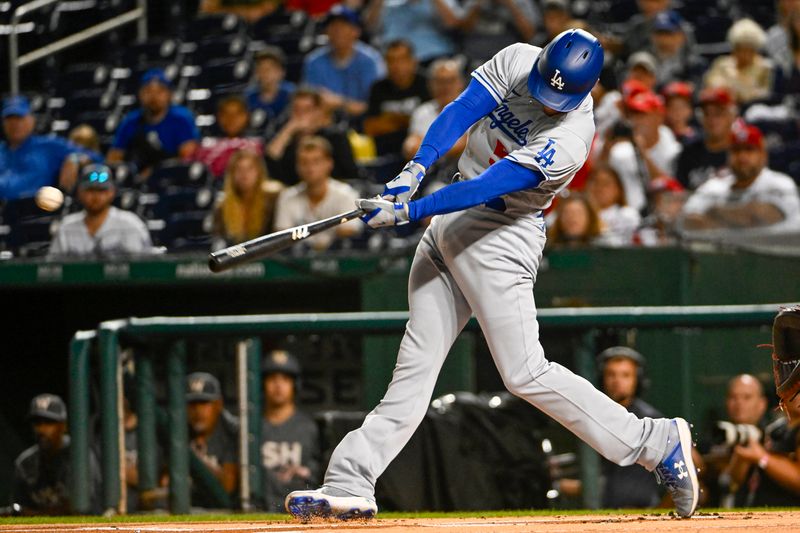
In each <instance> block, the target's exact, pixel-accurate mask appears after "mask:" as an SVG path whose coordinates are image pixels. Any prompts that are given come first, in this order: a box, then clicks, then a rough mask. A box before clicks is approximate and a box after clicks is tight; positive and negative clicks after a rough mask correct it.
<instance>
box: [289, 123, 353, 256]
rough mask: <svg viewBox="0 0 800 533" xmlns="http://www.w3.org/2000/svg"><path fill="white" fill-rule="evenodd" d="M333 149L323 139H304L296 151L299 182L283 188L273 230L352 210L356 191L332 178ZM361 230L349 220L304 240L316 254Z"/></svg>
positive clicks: (312, 137)
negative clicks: (338, 239)
mask: <svg viewBox="0 0 800 533" xmlns="http://www.w3.org/2000/svg"><path fill="white" fill-rule="evenodd" d="M332 170H333V148H332V147H331V144H330V143H329V142H328V141H327V140H326V139H324V138H322V137H318V136H311V137H306V138H305V139H303V140H302V141H301V142H300V146H299V147H298V148H297V174H298V175H299V176H300V183H298V184H297V185H294V186H292V187H289V188H288V189H284V190H283V191H282V192H281V194H280V196H278V202H277V207H276V208H275V230H276V231H280V230H284V229H288V228H292V227H294V226H299V225H301V224H308V223H311V222H316V221H317V220H322V219H323V218H329V217H332V216H334V215H337V214H339V213H343V212H345V211H351V210H352V209H353V205H354V203H355V201H356V200H357V199H358V197H359V194H358V192H357V191H356V190H355V189H353V188H352V187H351V186H350V185H348V184H346V183H343V182H341V181H337V180H335V179H333V178H331V177H330V176H331V171H332ZM362 229H363V224H362V223H361V221H359V220H352V221H350V222H348V223H346V224H342V225H340V226H337V227H336V228H334V229H330V230H328V231H323V232H322V233H318V234H316V235H313V236H311V237H309V238H308V239H306V242H307V243H309V245H310V246H311V247H312V248H313V249H314V250H317V251H321V250H325V249H327V248H329V247H330V246H331V245H332V244H333V241H334V240H336V239H337V238H347V237H352V236H354V235H357V234H358V233H360V232H361V230H362Z"/></svg>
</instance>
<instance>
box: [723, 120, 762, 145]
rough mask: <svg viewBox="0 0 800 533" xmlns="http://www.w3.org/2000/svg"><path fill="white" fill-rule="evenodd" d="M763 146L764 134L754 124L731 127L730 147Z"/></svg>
mask: <svg viewBox="0 0 800 533" xmlns="http://www.w3.org/2000/svg"><path fill="white" fill-rule="evenodd" d="M746 147H754V148H764V134H763V133H761V130H760V129H758V128H757V127H756V126H752V125H750V124H740V125H738V126H734V128H733V129H731V149H734V148H746Z"/></svg>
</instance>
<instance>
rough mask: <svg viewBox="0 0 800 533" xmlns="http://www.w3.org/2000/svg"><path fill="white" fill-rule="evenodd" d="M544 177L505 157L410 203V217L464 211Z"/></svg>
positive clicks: (522, 188) (538, 182)
mask: <svg viewBox="0 0 800 533" xmlns="http://www.w3.org/2000/svg"><path fill="white" fill-rule="evenodd" d="M544 180H545V177H544V175H543V174H542V173H541V172H537V171H535V170H532V169H530V168H527V167H524V166H522V165H520V164H519V163H514V162H513V161H509V160H508V159H502V160H500V161H498V162H497V163H495V164H494V165H492V166H490V167H489V168H488V169H486V170H485V171H483V173H481V175H480V176H478V177H476V178H475V179H471V180H465V181H459V182H456V183H452V184H450V185H447V186H445V187H442V188H441V189H439V190H438V191H436V192H434V193H433V194H429V195H428V196H424V197H422V198H420V199H419V200H414V201H412V202H409V204H408V216H409V220H411V221H417V220H422V219H423V218H425V217H429V216H431V215H443V214H445V213H452V212H454V211H461V210H462V209H467V208H469V207H474V206H476V205H481V204H485V203H486V202H488V201H490V200H492V199H494V198H497V197H499V196H502V195H504V194H510V193H512V192H517V191H521V190H524V189H533V188H535V187H537V186H538V185H539V184H540V183H541V182H543V181H544Z"/></svg>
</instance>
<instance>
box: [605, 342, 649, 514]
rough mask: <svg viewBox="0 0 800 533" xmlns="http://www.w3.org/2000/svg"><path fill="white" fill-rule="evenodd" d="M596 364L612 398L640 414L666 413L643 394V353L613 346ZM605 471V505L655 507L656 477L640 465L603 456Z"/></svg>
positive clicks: (639, 415)
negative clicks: (625, 464)
mask: <svg viewBox="0 0 800 533" xmlns="http://www.w3.org/2000/svg"><path fill="white" fill-rule="evenodd" d="M597 366H598V371H599V374H600V385H601V388H602V390H603V392H605V393H606V395H608V396H609V397H610V398H611V399H612V400H614V401H615V402H617V403H618V404H620V405H622V406H623V407H625V408H626V409H627V410H628V411H630V412H631V413H633V414H635V415H636V416H637V417H639V418H643V417H649V418H661V417H662V416H663V415H662V414H661V413H660V412H659V411H658V410H657V409H656V408H655V407H653V406H652V405H650V404H649V403H647V402H645V401H644V400H642V398H641V397H640V395H641V393H642V391H643V390H644V389H645V388H646V386H647V383H646V377H645V373H644V371H645V359H644V356H642V354H640V353H639V352H637V351H636V350H634V349H632V348H628V347H627V346H612V347H611V348H607V349H606V350H603V351H602V352H600V354H598V356H597ZM603 474H604V477H605V487H604V490H603V507H604V508H610V509H622V508H625V509H630V508H637V507H655V506H657V505H658V504H659V503H660V502H661V499H662V491H661V489H660V488H659V486H658V483H657V482H656V478H655V477H654V476H653V474H652V473H651V472H648V471H647V470H645V469H644V468H643V467H641V466H640V465H630V466H618V465H616V464H614V463H611V462H610V461H608V460H605V459H604V460H603Z"/></svg>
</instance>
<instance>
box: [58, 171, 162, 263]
mask: <svg viewBox="0 0 800 533" xmlns="http://www.w3.org/2000/svg"><path fill="white" fill-rule="evenodd" d="M114 195H115V186H114V177H113V173H112V171H111V169H110V168H109V167H107V166H106V165H99V164H93V165H89V166H87V167H85V168H84V169H83V170H82V172H81V176H80V178H79V180H78V200H79V201H80V203H81V204H82V205H83V208H84V209H83V211H80V212H78V213H71V214H69V215H67V216H65V217H64V218H63V220H62V221H61V224H59V227H58V231H57V232H56V235H55V236H54V237H53V241H52V242H51V243H50V249H49V251H48V256H49V257H94V258H108V257H119V256H128V255H142V254H150V253H152V252H153V243H152V242H151V240H150V233H149V231H148V230H147V226H145V224H144V222H143V221H142V220H141V219H140V218H139V217H138V216H137V215H136V214H135V213H132V212H130V211H125V210H124V209H120V208H118V207H115V206H113V205H111V204H112V202H113V201H114Z"/></svg>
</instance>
